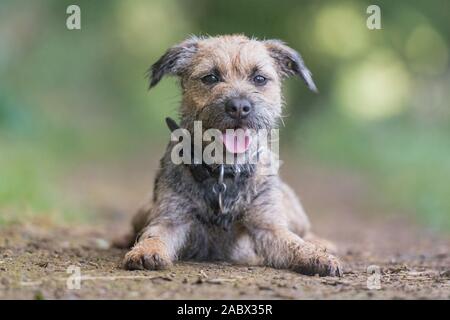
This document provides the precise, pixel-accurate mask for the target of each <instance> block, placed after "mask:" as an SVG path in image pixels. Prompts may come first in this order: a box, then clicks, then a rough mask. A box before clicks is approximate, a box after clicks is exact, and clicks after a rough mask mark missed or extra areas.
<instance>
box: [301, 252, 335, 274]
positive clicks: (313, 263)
mask: <svg viewBox="0 0 450 320" xmlns="http://www.w3.org/2000/svg"><path fill="white" fill-rule="evenodd" d="M295 269H296V271H298V272H300V273H302V274H306V275H316V274H318V275H319V276H321V277H326V276H330V277H341V276H342V274H343V269H342V264H341V263H340V262H339V260H338V259H337V258H336V257H335V256H333V255H331V254H329V253H327V252H324V251H317V252H315V253H314V254H313V255H312V256H310V257H309V258H308V259H307V261H306V262H305V261H302V263H301V264H300V265H299V266H298V267H297V268H295Z"/></svg>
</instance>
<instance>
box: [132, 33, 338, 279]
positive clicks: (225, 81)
mask: <svg viewBox="0 0 450 320" xmlns="http://www.w3.org/2000/svg"><path fill="white" fill-rule="evenodd" d="M214 70H215V72H218V73H219V74H220V77H221V81H220V82H218V83H216V84H214V85H206V84H205V83H203V82H202V81H201V79H202V78H203V77H204V76H206V75H208V74H210V73H212V72H213V71H214ZM255 72H257V73H258V74H260V75H263V76H264V77H266V78H268V82H267V83H266V84H265V85H263V86H258V85H255V83H254V82H252V74H254V73H255ZM165 74H171V75H176V76H178V77H179V78H180V80H181V87H182V90H183V99H182V103H181V108H180V110H181V125H182V126H183V127H184V128H187V129H188V130H192V125H193V121H195V120H201V121H202V122H203V124H204V129H208V128H217V129H219V130H224V129H228V128H230V126H231V127H234V126H235V122H232V121H231V120H230V119H229V118H227V115H226V114H225V112H224V107H223V105H224V103H225V101H227V99H230V98H235V97H245V99H248V100H249V101H251V102H252V104H253V105H254V106H255V110H254V111H253V114H252V116H253V117H254V118H253V120H252V121H247V122H245V124H244V125H245V126H247V127H248V128H252V129H261V128H264V129H271V128H274V127H276V126H277V122H278V120H279V118H280V115H281V111H282V95H281V82H282V79H283V78H285V77H286V76H289V75H298V76H300V77H301V78H303V80H304V81H305V82H306V83H307V85H308V87H309V88H310V89H311V90H316V88H315V85H314V83H313V82H312V78H311V73H310V72H309V70H308V69H307V68H306V66H305V65H304V62H303V60H302V59H301V57H300V55H299V54H298V53H297V52H295V51H294V50H293V49H291V48H289V47H288V46H286V45H285V44H283V43H282V42H281V41H278V40H268V41H259V40H256V39H249V38H247V37H245V36H242V35H235V36H219V37H208V38H191V39H188V40H186V41H184V42H183V43H181V44H179V45H177V46H174V47H173V48H171V49H169V50H168V51H167V52H166V54H165V55H164V56H163V57H161V59H160V60H159V61H158V62H157V63H155V64H154V65H153V66H152V69H151V86H154V85H156V84H157V83H158V82H159V80H160V79H161V78H162V76H163V75H165ZM172 147H173V144H169V146H168V148H167V151H166V153H165V155H164V157H163V159H162V160H161V167H160V169H159V171H158V174H157V179H156V181H155V190H154V197H153V199H152V200H151V201H150V202H149V203H148V204H147V205H146V206H144V207H143V209H141V210H140V212H139V213H138V214H137V216H136V218H135V219H134V221H133V225H134V232H133V236H132V237H129V238H128V241H129V240H130V239H136V240H137V243H136V244H135V245H134V247H133V248H132V249H131V251H130V252H129V253H127V255H126V256H125V259H124V266H125V267H126V268H127V269H143V268H145V269H161V268H166V267H169V266H170V265H171V263H172V261H175V260H178V259H197V260H228V261H232V262H234V263H238V264H254V265H268V266H272V267H275V268H289V269H292V270H295V271H298V272H301V273H304V274H319V275H331V276H340V275H341V274H342V266H341V265H340V263H339V261H338V260H337V258H335V257H334V256H333V255H331V254H330V253H329V252H328V251H327V250H326V247H327V246H328V247H331V246H332V245H331V244H330V243H327V242H326V241H321V240H320V239H319V238H317V237H315V236H313V235H312V233H311V231H310V223H309V220H308V218H307V216H306V214H305V212H304V210H303V208H302V206H301V204H300V202H299V200H298V199H297V197H296V196H295V194H294V192H293V191H292V190H291V188H290V187H289V186H287V185H286V184H285V183H284V182H282V181H281V179H280V178H279V177H278V176H277V175H273V174H269V175H267V174H264V173H263V171H262V167H261V166H259V165H258V167H257V169H256V172H255V173H254V174H253V175H252V176H250V177H249V178H248V179H247V180H245V184H243V186H242V190H241V192H240V193H239V195H238V197H237V198H236V199H234V200H233V202H232V209H233V210H232V212H234V214H236V220H233V223H232V226H231V229H229V230H223V229H221V228H219V227H218V226H217V225H215V224H214V223H213V222H208V221H209V220H207V221H206V222H205V221H203V220H202V219H213V218H214V217H215V214H214V213H211V212H212V209H211V208H210V207H208V202H207V201H206V200H205V197H204V196H203V194H204V192H210V190H209V189H205V188H206V187H205V186H204V185H203V184H202V183H199V182H197V181H196V180H194V179H193V176H192V174H191V171H190V170H189V167H187V166H184V165H174V164H173V163H172V162H171V160H170V151H171V148H172ZM271 156H273V155H272V154H271V153H270V151H269V150H263V152H262V157H271ZM227 183H231V184H233V181H230V179H228V180H227ZM229 186H230V185H229ZM199 216H200V217H199ZM201 217H203V218H201ZM200 218H201V219H200ZM211 221H213V220H211ZM308 239H310V240H311V241H307V240H308Z"/></svg>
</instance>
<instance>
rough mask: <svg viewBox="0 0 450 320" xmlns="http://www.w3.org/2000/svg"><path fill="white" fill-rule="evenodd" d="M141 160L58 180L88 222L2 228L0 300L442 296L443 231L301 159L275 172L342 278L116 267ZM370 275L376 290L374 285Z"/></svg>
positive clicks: (447, 276)
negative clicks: (330, 245)
mask: <svg viewBox="0 0 450 320" xmlns="http://www.w3.org/2000/svg"><path fill="white" fill-rule="evenodd" d="M148 162H149V161H148V159H147V158H145V159H141V160H138V161H133V162H131V163H130V164H128V165H127V166H123V165H122V164H120V165H119V164H117V166H112V167H111V168H108V169H104V168H103V169H99V168H97V169H86V170H82V171H81V173H77V174H74V176H73V177H70V179H67V181H65V182H64V187H65V188H66V189H67V190H68V194H72V195H73V198H74V200H76V201H82V202H83V203H89V204H90V205H91V206H92V208H93V209H95V211H94V212H97V213H96V219H94V220H95V222H93V223H92V224H89V225H77V226H67V225H66V226H61V225H54V224H51V223H50V224H49V223H39V222H33V223H24V224H20V225H14V226H9V227H5V228H3V229H1V230H0V299H202V298H203V299H258V298H261V299H317V298H321V299H416V298H420V299H434V298H437V299H449V298H450V252H449V248H450V246H449V245H450V239H449V237H448V235H447V236H446V235H443V234H436V233H432V232H431V231H430V230H427V229H425V228H424V227H421V226H418V225H417V224H415V223H414V222H413V221H411V219H408V218H407V216H406V215H396V214H393V213H389V212H386V209H385V207H383V205H381V204H380V203H379V201H377V200H376V199H379V195H377V193H376V192H375V191H374V190H371V189H370V188H369V187H368V186H367V183H365V181H363V180H362V179H361V178H359V177H357V176H353V175H352V174H349V173H348V172H335V171H329V170H326V169H324V168H318V167H317V166H315V165H308V164H306V163H301V164H299V167H301V168H302V169H301V170H292V169H285V170H283V173H286V172H289V175H287V174H284V175H285V176H288V177H289V179H287V180H288V181H289V182H290V183H291V185H293V186H294V188H295V189H296V191H297V192H298V193H299V194H301V196H302V201H303V204H304V206H305V207H306V209H307V211H308V212H309V216H310V218H311V220H312V223H313V228H314V229H315V230H316V233H318V234H319V235H321V236H323V237H326V238H328V239H330V240H332V241H334V242H335V243H336V244H337V246H338V247H339V256H340V257H341V259H342V261H343V263H344V276H343V277H342V278H331V277H323V278H320V277H309V276H303V275H299V274H296V273H294V272H290V271H286V270H275V269H271V268H264V267H247V266H233V265H230V264H227V263H191V262H179V263H176V264H175V265H174V267H173V268H171V269H170V270H166V271H125V270H122V269H121V268H120V266H119V264H120V261H121V258H122V257H123V255H124V253H125V251H123V250H119V249H114V248H111V247H110V240H111V239H112V238H114V237H116V236H117V235H118V234H120V233H124V232H125V231H127V228H128V226H129V219H130V217H131V215H132V213H133V209H134V208H136V207H137V205H138V203H139V202H142V200H143V199H144V198H145V195H146V194H147V193H148V191H150V190H151V178H152V176H151V173H152V170H151V168H152V166H153V167H155V166H156V162H154V163H153V164H152V163H151V161H150V163H148ZM291 168H292V167H291ZM111 172H114V174H111ZM71 266H72V268H70V267H71ZM369 266H374V267H371V268H374V269H373V270H375V271H374V272H375V273H374V274H371V273H370V272H369V273H368V270H367V269H368V267H369ZM77 267H79V269H77ZM68 269H69V273H68ZM369 269H370V268H369ZM377 270H379V273H378V272H377ZM77 271H79V272H80V275H81V282H80V288H79V289H77V281H76V278H75V277H73V276H74V275H76V274H77ZM378 275H379V276H378ZM377 279H379V280H380V283H379V285H380V289H373V287H374V286H375V287H376V286H377ZM368 284H369V287H371V288H372V289H370V288H368ZM68 285H69V286H68Z"/></svg>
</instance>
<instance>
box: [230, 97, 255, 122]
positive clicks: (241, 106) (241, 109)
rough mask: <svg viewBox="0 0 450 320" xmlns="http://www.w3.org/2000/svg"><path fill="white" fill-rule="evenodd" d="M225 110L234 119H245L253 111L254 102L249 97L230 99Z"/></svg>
mask: <svg viewBox="0 0 450 320" xmlns="http://www.w3.org/2000/svg"><path fill="white" fill-rule="evenodd" d="M225 111H226V112H227V113H228V114H229V115H230V116H231V117H232V118H233V119H244V118H245V117H247V116H248V115H249V113H250V112H252V104H251V103H250V101H248V100H247V99H240V98H234V99H229V100H228V101H227V102H226V103H225Z"/></svg>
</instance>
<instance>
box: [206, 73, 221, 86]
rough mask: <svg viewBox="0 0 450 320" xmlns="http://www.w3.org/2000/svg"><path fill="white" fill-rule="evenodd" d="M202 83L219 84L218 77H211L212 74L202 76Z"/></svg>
mask: <svg viewBox="0 0 450 320" xmlns="http://www.w3.org/2000/svg"><path fill="white" fill-rule="evenodd" d="M202 82H203V83H204V84H214V83H217V82H219V77H217V76H215V75H213V74H208V75H207V76H204V77H203V78H202Z"/></svg>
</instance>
